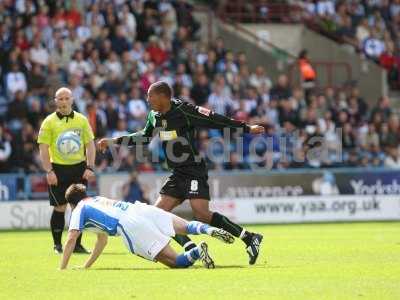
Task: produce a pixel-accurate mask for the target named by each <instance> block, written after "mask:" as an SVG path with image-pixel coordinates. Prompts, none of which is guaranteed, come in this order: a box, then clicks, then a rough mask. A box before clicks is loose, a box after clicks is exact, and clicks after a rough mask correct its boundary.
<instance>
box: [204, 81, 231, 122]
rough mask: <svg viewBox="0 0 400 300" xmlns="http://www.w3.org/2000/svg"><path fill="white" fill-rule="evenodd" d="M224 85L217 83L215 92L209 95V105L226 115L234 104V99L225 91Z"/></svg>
mask: <svg viewBox="0 0 400 300" xmlns="http://www.w3.org/2000/svg"><path fill="white" fill-rule="evenodd" d="M223 89H224V87H223V86H222V85H219V84H216V85H215V86H214V88H213V92H212V93H211V94H210V96H208V106H209V107H210V108H211V109H212V110H213V111H215V112H216V113H218V114H221V115H226V114H227V112H228V111H230V109H231V107H232V106H233V101H232V99H231V98H230V97H228V96H227V95H226V94H224V93H223Z"/></svg>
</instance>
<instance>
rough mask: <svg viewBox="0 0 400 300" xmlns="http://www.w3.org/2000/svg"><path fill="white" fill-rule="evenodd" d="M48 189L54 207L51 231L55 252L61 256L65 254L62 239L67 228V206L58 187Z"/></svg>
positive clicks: (50, 186)
mask: <svg viewBox="0 0 400 300" xmlns="http://www.w3.org/2000/svg"><path fill="white" fill-rule="evenodd" d="M48 189H49V200H50V205H51V206H53V211H52V213H51V217H50V230H51V235H52V237H53V243H54V244H53V245H54V252H55V253H57V254H61V253H62V252H63V249H62V243H61V239H62V233H63V230H64V226H65V210H66V208H67V204H66V201H65V199H64V197H62V194H60V189H59V188H58V187H57V186H54V185H49V187H48Z"/></svg>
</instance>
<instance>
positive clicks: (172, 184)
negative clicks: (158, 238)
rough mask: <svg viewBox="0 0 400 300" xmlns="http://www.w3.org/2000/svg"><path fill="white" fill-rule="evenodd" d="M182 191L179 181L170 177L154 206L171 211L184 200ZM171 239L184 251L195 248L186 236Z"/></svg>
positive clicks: (174, 177)
mask: <svg viewBox="0 0 400 300" xmlns="http://www.w3.org/2000/svg"><path fill="white" fill-rule="evenodd" d="M182 192H183V190H182V188H181V186H180V180H179V178H177V177H176V176H174V175H172V176H170V177H169V178H168V179H167V181H166V182H165V184H164V186H163V187H162V188H161V191H160V196H159V197H158V199H157V201H156V203H155V206H156V207H158V208H161V209H163V210H165V211H172V210H173V209H174V208H175V207H177V206H178V205H180V204H181V203H182V201H183V200H185V198H184V194H183V193H182ZM173 239H174V240H175V241H176V242H177V243H178V244H179V245H181V246H182V247H183V248H184V249H185V250H186V251H188V250H190V249H192V248H194V247H196V244H195V243H194V242H193V241H192V240H191V239H190V238H189V237H187V236H182V235H179V234H178V235H176V236H175V237H173Z"/></svg>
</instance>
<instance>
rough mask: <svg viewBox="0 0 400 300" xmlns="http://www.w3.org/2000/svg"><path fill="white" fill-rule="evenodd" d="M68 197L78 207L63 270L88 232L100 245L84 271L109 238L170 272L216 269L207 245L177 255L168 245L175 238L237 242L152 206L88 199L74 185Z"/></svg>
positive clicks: (103, 199) (67, 192)
mask: <svg viewBox="0 0 400 300" xmlns="http://www.w3.org/2000/svg"><path fill="white" fill-rule="evenodd" d="M65 197H66V199H68V200H73V201H76V202H78V205H77V206H76V207H75V209H74V210H73V212H72V215H71V221H70V225H69V232H68V238H67V241H66V243H65V245H64V254H63V257H62V259H61V265H60V269H65V268H66V267H67V265H68V261H69V259H70V257H71V254H72V251H73V249H74V247H75V243H76V239H77V238H78V236H79V235H80V233H81V231H82V230H85V229H86V230H90V231H94V232H95V233H97V242H96V245H95V248H94V250H93V252H92V254H91V255H90V257H89V259H88V260H87V261H86V263H85V265H84V268H89V267H90V266H91V265H92V264H93V263H94V262H95V261H96V259H97V258H98V257H99V255H100V254H101V253H102V251H103V249H104V247H105V246H106V244H107V239H108V236H121V237H122V239H123V241H124V244H125V246H126V247H127V248H128V250H129V251H130V252H131V253H133V254H136V255H138V256H141V257H143V258H145V259H148V260H152V261H159V262H161V263H163V264H164V265H166V266H168V267H171V268H186V267H189V266H191V265H193V264H194V263H195V261H196V260H199V259H200V260H201V261H202V262H203V265H204V266H205V267H206V268H214V267H215V265H214V262H213V260H212V259H211V258H210V256H209V255H208V246H207V244H206V243H205V242H201V243H200V244H199V245H198V246H196V247H195V248H193V249H191V250H189V251H186V252H184V253H182V254H177V253H176V252H175V251H174V250H173V249H172V247H171V246H170V245H169V241H170V239H171V237H174V236H175V235H176V234H182V235H187V234H195V235H198V234H207V235H210V236H212V237H215V238H217V239H219V240H221V241H223V242H225V243H229V244H231V243H233V242H234V237H233V236H232V235H230V234H229V233H228V232H226V231H224V230H222V229H218V228H215V227H212V226H210V225H207V224H204V223H201V222H197V221H191V222H189V221H186V220H184V219H182V218H180V217H178V216H176V215H174V214H172V213H169V212H166V211H164V210H162V209H159V208H157V207H154V206H151V205H146V204H144V203H139V202H136V203H134V204H132V203H128V202H123V201H115V200H111V199H108V198H105V197H100V196H97V197H88V196H87V195H86V187H85V186H84V185H83V184H72V185H71V186H70V187H69V188H68V189H67V191H66V194H65Z"/></svg>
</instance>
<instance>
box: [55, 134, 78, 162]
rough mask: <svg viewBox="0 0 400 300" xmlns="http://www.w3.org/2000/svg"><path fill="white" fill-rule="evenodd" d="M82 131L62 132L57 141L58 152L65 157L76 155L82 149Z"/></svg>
mask: <svg viewBox="0 0 400 300" xmlns="http://www.w3.org/2000/svg"><path fill="white" fill-rule="evenodd" d="M81 144H82V143H81V130H80V129H77V128H75V129H68V130H66V131H64V132H62V133H61V134H60V135H59V136H58V138H57V141H56V146H57V150H58V152H59V153H61V154H62V155H63V156H69V155H74V154H76V153H78V152H79V150H80V148H81Z"/></svg>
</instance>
